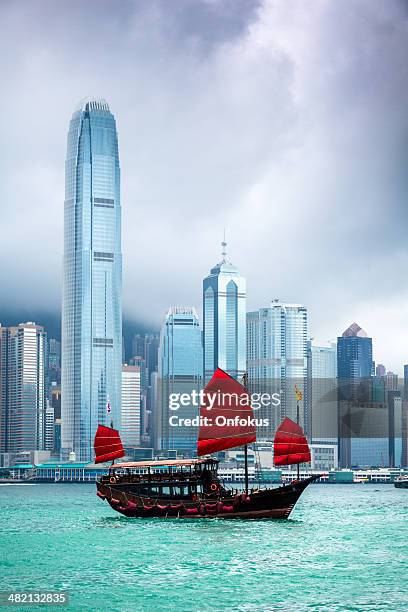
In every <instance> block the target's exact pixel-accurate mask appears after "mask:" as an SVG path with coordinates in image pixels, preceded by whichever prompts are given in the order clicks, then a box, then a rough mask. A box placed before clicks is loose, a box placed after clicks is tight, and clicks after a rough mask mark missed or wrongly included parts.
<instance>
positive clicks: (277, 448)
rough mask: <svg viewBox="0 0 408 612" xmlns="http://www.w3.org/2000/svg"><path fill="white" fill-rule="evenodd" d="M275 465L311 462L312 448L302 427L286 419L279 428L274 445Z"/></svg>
mask: <svg viewBox="0 0 408 612" xmlns="http://www.w3.org/2000/svg"><path fill="white" fill-rule="evenodd" d="M273 452H274V462H275V465H291V464H294V463H307V462H308V461H310V459H311V457H310V448H309V445H308V443H307V440H306V437H305V434H304V431H303V429H302V428H301V427H300V425H297V424H296V423H294V421H291V420H290V419H288V418H286V419H285V420H284V421H283V422H282V423H281V424H280V426H279V427H278V429H277V430H276V434H275V440H274V443H273Z"/></svg>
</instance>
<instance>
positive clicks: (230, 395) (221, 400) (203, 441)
mask: <svg viewBox="0 0 408 612" xmlns="http://www.w3.org/2000/svg"><path fill="white" fill-rule="evenodd" d="M204 394H205V395H204V401H205V403H204V404H203V405H202V406H201V408H200V429H199V433H198V441H197V455H198V456H200V455H207V454H209V453H216V452H217V451H221V450H225V449H227V448H236V447H237V446H243V445H244V444H250V443H251V442H255V441H256V428H255V422H254V418H253V417H254V413H253V411H252V407H251V405H250V398H249V394H248V391H247V390H246V389H245V387H244V386H243V385H241V384H240V383H239V382H237V381H236V380H235V378H232V377H231V376H229V374H227V373H226V372H224V371H223V370H221V369H220V368H218V369H217V370H216V372H215V373H214V376H213V377H212V379H211V380H210V382H209V383H208V385H207V386H206V387H205V389H204Z"/></svg>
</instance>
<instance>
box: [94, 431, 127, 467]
mask: <svg viewBox="0 0 408 612" xmlns="http://www.w3.org/2000/svg"><path fill="white" fill-rule="evenodd" d="M94 449H95V463H103V462H104V461H113V459H118V457H124V456H125V451H124V448H123V446H122V440H121V439H120V435H119V432H118V431H117V429H112V428H111V427H105V426H104V425H98V429H97V431H96V434H95V440H94Z"/></svg>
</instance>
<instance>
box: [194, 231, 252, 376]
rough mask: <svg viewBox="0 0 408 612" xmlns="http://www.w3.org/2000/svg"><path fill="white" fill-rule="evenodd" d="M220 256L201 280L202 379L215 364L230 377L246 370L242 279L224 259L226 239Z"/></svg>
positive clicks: (244, 300) (244, 294) (212, 369)
mask: <svg viewBox="0 0 408 612" xmlns="http://www.w3.org/2000/svg"><path fill="white" fill-rule="evenodd" d="M221 246H222V259H221V262H220V263H218V264H217V265H216V266H214V268H212V269H211V270H210V274H209V275H208V276H207V277H206V278H205V279H204V280H203V328H204V331H203V345H204V380H205V382H208V380H210V378H211V376H212V375H213V374H214V371H215V370H216V368H217V367H219V368H222V369H223V370H225V371H226V372H228V374H230V375H231V376H233V377H234V378H239V377H242V376H243V374H244V372H245V369H246V281H245V278H243V277H242V276H241V275H240V274H239V272H238V270H237V268H236V267H235V266H233V265H232V264H231V263H230V262H229V261H228V259H227V242H226V239H225V232H224V239H223V241H222V242H221Z"/></svg>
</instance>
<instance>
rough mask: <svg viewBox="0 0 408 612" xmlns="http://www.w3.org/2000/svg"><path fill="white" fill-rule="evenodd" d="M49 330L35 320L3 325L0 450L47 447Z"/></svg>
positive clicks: (40, 448) (0, 349)
mask: <svg viewBox="0 0 408 612" xmlns="http://www.w3.org/2000/svg"><path fill="white" fill-rule="evenodd" d="M46 354H47V334H46V332H45V331H44V328H43V327H42V326H40V325H36V324H35V323H31V322H28V323H21V324H20V325H17V326H15V327H0V451H1V452H21V451H33V450H44V448H45V410H46V366H47V362H46Z"/></svg>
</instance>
